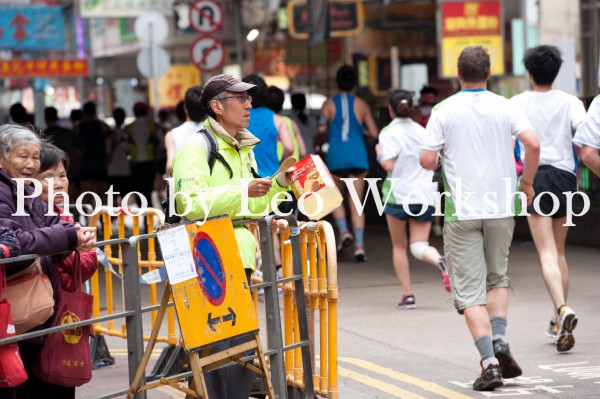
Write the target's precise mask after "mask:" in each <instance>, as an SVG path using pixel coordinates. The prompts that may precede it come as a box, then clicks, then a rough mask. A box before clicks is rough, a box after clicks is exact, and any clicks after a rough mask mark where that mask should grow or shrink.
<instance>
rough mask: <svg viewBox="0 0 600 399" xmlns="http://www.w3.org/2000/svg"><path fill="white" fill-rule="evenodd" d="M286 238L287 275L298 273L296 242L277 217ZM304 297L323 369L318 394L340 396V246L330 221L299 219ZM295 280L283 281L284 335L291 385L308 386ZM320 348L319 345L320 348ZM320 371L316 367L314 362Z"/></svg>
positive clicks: (284, 260) (313, 343) (282, 239)
mask: <svg viewBox="0 0 600 399" xmlns="http://www.w3.org/2000/svg"><path fill="white" fill-rule="evenodd" d="M276 231H277V233H278V235H279V240H280V243H281V247H280V250H281V260H282V271H283V279H286V278H289V277H292V276H293V269H292V256H297V255H296V254H292V245H291V243H290V240H289V238H290V229H289V226H288V223H287V221H286V220H284V219H280V220H278V221H277V229H276ZM298 255H299V256H301V258H302V278H303V279H304V297H305V299H306V304H307V307H308V308H309V310H308V311H307V319H308V324H309V325H308V330H309V334H310V340H311V343H310V347H311V350H310V353H311V357H312V358H311V363H312V364H313V366H314V364H315V358H316V354H317V353H318V355H319V367H318V374H316V375H314V376H313V384H314V389H315V393H317V394H318V395H320V396H322V397H327V398H329V399H338V398H339V391H338V373H337V347H338V341H337V302H338V285H337V251H336V245H335V236H334V232H333V228H332V227H331V225H330V224H329V223H328V222H325V221H320V222H308V223H301V224H300V254H298ZM294 294H295V293H294V284H293V282H291V281H290V282H286V283H284V284H283V338H284V346H285V347H286V348H288V347H293V349H286V350H285V374H286V381H287V383H288V385H292V386H295V387H297V388H300V389H303V388H304V378H305V376H304V375H303V371H302V370H303V369H302V354H301V350H300V348H299V347H297V346H296V344H297V343H298V342H299V341H300V333H299V328H297V326H298V314H297V312H296V307H295V305H294ZM315 314H318V321H319V332H318V334H319V335H318V339H315V331H314V321H315ZM316 346H317V347H318V348H315V347H316ZM313 370H315V372H316V368H315V367H313Z"/></svg>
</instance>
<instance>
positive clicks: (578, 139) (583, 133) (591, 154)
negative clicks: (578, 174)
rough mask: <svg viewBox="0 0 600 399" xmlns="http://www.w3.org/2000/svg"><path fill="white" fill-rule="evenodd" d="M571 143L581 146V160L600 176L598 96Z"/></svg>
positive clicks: (599, 97)
mask: <svg viewBox="0 0 600 399" xmlns="http://www.w3.org/2000/svg"><path fill="white" fill-rule="evenodd" d="M573 143H574V144H575V145H576V146H578V147H581V161H582V162H583V163H584V164H585V166H587V167H588V168H589V169H590V170H591V171H592V172H593V173H595V174H596V176H600V96H596V98H594V101H592V103H591V104H590V107H589V108H588V111H587V117H586V119H585V122H584V123H583V124H581V125H580V126H579V128H578V129H577V133H575V136H574V137H573Z"/></svg>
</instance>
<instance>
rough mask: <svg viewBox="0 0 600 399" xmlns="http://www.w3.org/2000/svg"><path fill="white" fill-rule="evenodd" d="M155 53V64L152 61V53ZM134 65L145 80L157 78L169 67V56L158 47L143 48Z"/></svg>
mask: <svg viewBox="0 0 600 399" xmlns="http://www.w3.org/2000/svg"><path fill="white" fill-rule="evenodd" d="M153 50H154V51H156V63H154V62H153V60H152V51H153ZM136 64H137V67H138V70H139V71H140V73H141V74H142V75H143V76H145V77H147V78H159V77H161V76H162V75H164V74H165V73H166V72H167V70H168V69H169V66H171V56H170V55H169V53H167V51H166V50H165V49H164V48H162V47H159V46H153V47H151V48H145V49H143V50H141V51H140V52H139V54H138V56H137V59H136Z"/></svg>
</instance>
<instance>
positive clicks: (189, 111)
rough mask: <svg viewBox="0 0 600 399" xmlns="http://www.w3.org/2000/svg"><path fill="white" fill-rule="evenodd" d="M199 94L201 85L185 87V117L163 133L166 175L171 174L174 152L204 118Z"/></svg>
mask: <svg viewBox="0 0 600 399" xmlns="http://www.w3.org/2000/svg"><path fill="white" fill-rule="evenodd" d="M200 96H202V86H193V87H190V88H189V89H187V91H186V92H185V97H184V99H183V106H184V110H185V114H186V116H187V119H186V121H185V122H183V123H182V124H181V125H179V126H178V127H176V128H174V129H171V131H170V132H168V133H167V134H166V135H165V147H166V149H167V166H166V173H167V175H168V176H170V175H171V168H172V166H173V159H174V158H175V154H176V153H177V151H179V150H180V149H181V147H183V144H185V142H186V141H187V140H188V139H189V138H190V136H192V135H193V134H195V133H196V132H198V130H200V127H201V126H200V123H201V122H202V121H204V119H206V112H205V111H204V109H203V108H202V107H201V106H200Z"/></svg>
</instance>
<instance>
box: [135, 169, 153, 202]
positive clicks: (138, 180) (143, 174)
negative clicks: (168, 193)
mask: <svg viewBox="0 0 600 399" xmlns="http://www.w3.org/2000/svg"><path fill="white" fill-rule="evenodd" d="M155 173H156V166H155V165H154V162H153V161H146V162H132V163H131V189H132V190H131V191H137V192H138V193H140V194H142V195H143V196H144V198H146V201H148V207H152V190H153V189H154V174H155ZM133 198H135V201H136V202H137V203H138V204H139V198H138V197H137V196H134V197H133Z"/></svg>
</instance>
